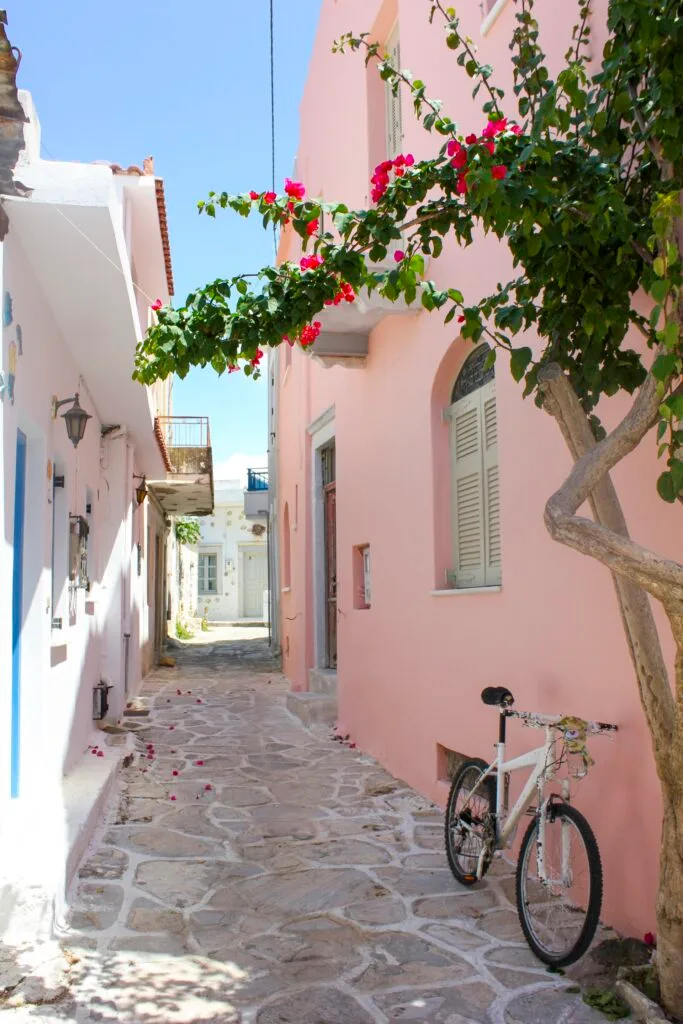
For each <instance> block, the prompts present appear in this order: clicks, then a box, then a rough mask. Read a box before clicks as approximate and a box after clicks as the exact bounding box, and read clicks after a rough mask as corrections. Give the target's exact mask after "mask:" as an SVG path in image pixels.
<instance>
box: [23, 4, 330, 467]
mask: <svg viewBox="0 0 683 1024" xmlns="http://www.w3.org/2000/svg"><path fill="white" fill-rule="evenodd" d="M319 10H320V0H275V104H276V176H277V182H278V186H279V187H280V186H281V184H282V181H283V179H284V177H285V176H287V175H289V174H290V173H291V170H292V166H293V161H294V157H295V154H296V146H297V136H298V118H299V102H300V99H301V95H302V92H303V86H304V82H305V79H306V74H307V69H308V61H309V56H310V51H311V47H312V43H313V37H314V34H315V29H316V26H317V21H318V13H319ZM7 16H8V36H9V38H10V40H11V42H12V43H13V44H14V45H16V46H18V47H19V49H20V50H21V51H22V54H23V59H22V64H21V68H20V71H19V84H20V86H21V87H22V88H24V89H29V90H30V91H31V92H32V94H33V99H34V102H35V104H36V108H37V110H38V116H39V117H40V120H41V124H42V129H43V142H44V147H45V148H44V150H43V156H45V157H47V158H49V157H54V158H55V159H59V160H83V161H90V160H110V161H112V162H115V163H119V164H122V165H123V166H128V165H129V164H138V165H141V164H142V160H143V157H145V156H148V155H152V156H153V157H154V160H155V169H156V172H157V174H159V175H160V176H161V177H163V178H164V180H165V184H166V202H167V207H168V216H169V233H170V239H171V251H172V256H173V270H174V276H175V286H176V302H177V303H178V302H182V301H183V300H184V298H185V296H186V295H187V293H188V292H189V291H190V290H191V289H192V288H194V287H196V286H197V285H199V284H204V283H205V282H206V281H208V280H213V279H214V278H216V277H227V276H230V275H231V274H234V273H238V272H240V271H252V270H256V269H258V268H259V267H260V266H262V265H263V264H264V263H267V262H271V261H272V258H273V241H272V234H270V235H269V234H267V233H266V232H264V231H263V229H262V227H261V225H260V220H259V219H258V218H254V219H253V220H249V221H245V220H243V219H242V218H238V217H236V216H235V215H234V214H230V213H224V214H222V215H219V217H218V218H217V219H216V221H211V220H209V218H207V217H204V216H201V217H200V216H198V214H197V207H196V204H197V200H198V199H201V198H204V197H205V196H206V193H207V192H208V191H209V190H210V189H215V190H217V191H222V190H223V189H225V190H227V191H228V192H243V191H247V190H249V189H250V188H255V189H258V190H259V191H261V190H262V189H265V188H267V187H270V182H271V171H270V167H271V157H270V46H269V35H268V20H269V14H268V0H250V2H249V3H242V2H238V0H196V2H195V3H189V4H188V3H180V0H142V2H141V0H119V2H118V3H116V4H115V5H113V6H112V5H111V4H106V3H102V2H101V0H63V2H62V3H55V2H54V0H28V2H26V0H21V2H18V0H15V2H12V0H10V2H9V3H8V4H7ZM174 411H175V413H176V414H178V415H183V414H190V415H200V414H202V415H205V414H208V415H209V417H210V419H211V435H212V442H213V447H214V460H215V461H217V462H218V463H219V464H220V463H221V462H225V460H227V459H228V458H229V457H230V456H234V455H235V453H244V454H246V455H257V454H260V453H263V452H265V450H266V443H267V441H266V432H267V429H266V385H265V379H263V380H261V381H260V382H258V383H254V382H253V381H249V380H246V379H245V378H243V377H242V375H241V374H236V373H235V374H232V375H231V376H230V377H228V376H227V375H225V376H223V377H221V378H218V377H217V376H216V375H215V374H214V373H213V371H212V370H204V371H200V370H194V371H192V373H191V374H190V376H189V377H188V378H187V379H186V380H185V381H182V382H180V381H178V382H176V386H175V390H174ZM234 461H235V460H234V459H233V460H232V462H231V465H232V464H233V463H234ZM238 461H239V460H238Z"/></svg>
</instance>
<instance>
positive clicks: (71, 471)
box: [0, 26, 213, 925]
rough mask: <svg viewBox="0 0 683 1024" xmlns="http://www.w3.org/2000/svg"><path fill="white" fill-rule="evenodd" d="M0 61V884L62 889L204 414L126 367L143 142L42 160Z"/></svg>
mask: <svg viewBox="0 0 683 1024" xmlns="http://www.w3.org/2000/svg"><path fill="white" fill-rule="evenodd" d="M8 47H9V44H8V42H7V39H6V36H5V32H4V26H3V27H1V28H0V49H2V50H3V51H7V50H8ZM5 56H6V54H5ZM0 74H1V75H2V82H1V83H0V84H2V86H3V87H4V90H5V92H6V93H7V103H6V108H7V109H9V107H10V105H11V103H12V102H13V103H14V115H13V119H9V118H7V117H4V119H3V124H2V126H0V135H1V136H2V138H1V140H0V141H2V143H3V145H2V146H0V159H2V161H3V166H2V167H0V172H1V173H0V192H1V193H2V199H3V203H2V207H1V208H0V239H1V241H0V294H1V295H2V317H3V319H2V350H1V359H0V372H1V374H2V376H1V377H0V391H1V392H2V403H1V404H0V461H1V463H2V474H1V476H0V517H2V523H1V529H0V578H1V579H2V580H3V581H4V582H5V598H6V601H5V610H6V611H5V614H4V615H3V616H0V680H1V681H2V686H0V864H1V865H2V869H1V870H2V878H0V882H2V883H8V882H9V883H13V880H14V879H15V878H18V877H19V876H21V877H23V878H24V879H29V880H30V881H31V882H32V883H33V884H40V885H43V886H45V888H46V890H49V889H51V888H52V889H56V890H59V889H61V890H62V891H63V887H64V884H65V883H68V881H69V878H70V876H71V874H72V872H73V870H74V869H75V866H76V864H77V862H78V859H79V856H80V853H81V852H82V850H83V847H84V844H85V843H86V842H87V840H88V838H89V834H90V832H89V830H90V828H91V827H92V825H93V824H94V822H95V821H96V818H97V811H98V808H99V806H100V805H101V803H102V801H103V800H104V799H105V797H106V794H107V791H108V787H109V786H110V784H111V782H112V780H113V778H114V775H115V772H116V768H117V762H118V759H119V757H120V756H121V754H122V753H125V747H123V746H122V747H115V746H108V745H107V744H106V743H105V737H104V735H103V733H102V732H101V731H99V728H98V727H99V726H100V725H101V724H102V722H103V721H104V720H106V719H109V720H116V719H117V718H118V717H119V716H121V715H122V714H123V712H124V710H125V707H126V703H127V702H128V701H129V700H130V699H131V697H132V696H134V694H135V693H136V690H137V688H138V687H139V685H140V682H141V680H142V677H143V676H144V674H145V673H146V672H147V671H148V669H149V668H150V666H151V665H152V664H153V663H154V662H155V658H156V656H157V654H158V653H159V651H160V649H161V647H162V644H163V642H164V640H165V636H166V622H167V565H166V548H167V535H168V531H169V529H170V518H169V516H170V515H171V514H173V513H178V512H179V513H190V514H192V513H195V514H201V513H203V512H207V511H210V510H211V508H212V503H213V494H212V478H211V451H210V441H209V438H208V424H205V423H204V421H201V422H200V425H199V427H198V428H197V427H196V426H193V427H192V429H190V430H188V428H187V424H186V423H185V422H184V421H183V422H182V423H180V421H178V420H174V419H173V418H172V417H171V416H170V411H171V388H170V382H168V383H161V384H159V385H156V386H155V387H154V388H145V387H143V386H141V385H140V384H137V383H135V382H134V381H133V380H132V379H131V373H132V369H133V357H134V352H135V347H136V344H137V342H138V341H139V340H140V338H141V337H142V335H143V333H144V331H145V330H146V329H147V326H148V323H149V319H148V318H149V317H150V316H151V315H152V313H151V310H150V304H151V302H150V297H151V301H153V300H154V299H156V298H160V299H161V300H162V301H163V302H164V303H166V302H168V301H169V300H170V297H171V295H172V293H173V279H172V272H171V262H170V250H169V245H168V233H167V228H166V213H165V204H164V189H163V182H162V181H161V180H160V179H158V178H156V177H155V175H154V173H153V167H152V163H151V160H148V161H146V162H145V167H144V170H143V169H140V168H128V170H127V171H125V170H123V169H122V168H120V167H117V166H116V165H110V164H96V165H95V164H77V163H69V162H57V161H47V160H43V159H41V157H40V126H39V123H38V119H37V116H36V113H35V109H34V107H33V103H32V100H31V97H30V95H29V94H28V93H17V90H16V84H15V75H16V65H15V66H12V65H11V64H10V63H9V62H8V61H6V62H5V64H3V65H2V69H1V70H0ZM4 94H5V93H3V95H4ZM10 137H11V138H12V139H13V140H14V142H15V150H16V152H15V153H13V154H12V156H13V159H12V160H11V162H8V161H7V153H8V146H7V143H8V139H9V138H10ZM22 146H23V147H24V148H23V151H22V152H19V150H21V149H22ZM15 161H16V167H15V166H14V163H15ZM76 396H77V397H78V400H79V402H80V407H81V408H82V409H83V410H85V412H86V413H87V414H88V416H89V419H87V420H86V421H85V427H84V432H82V435H81V439H80V440H79V438H78V436H76V435H75V433H74V428H75V427H76V426H77V424H75V422H74V416H73V414H74V413H78V408H79V407H78V405H77V404H75V398H76ZM55 402H57V403H63V404H62V405H60V406H56V405H55ZM65 413H66V414H68V415H69V416H70V417H71V426H69V421H68V420H65V418H64V414H65ZM200 420H201V418H199V419H198V421H197V422H199V421H200ZM82 424H83V421H81V425H82ZM68 430H70V435H69V436H68ZM178 439H180V441H181V442H182V444H181V443H180V441H179V440H178ZM188 452H189V455H188ZM188 479H191V486H189V487H188ZM145 492H146V493H145ZM103 697H106V698H107V700H108V704H109V709H108V711H107V710H106V709H105V708H104V707H103V704H104V701H103V700H102V698H103ZM101 715H104V718H101V717H100V716H101ZM93 747H96V748H98V749H99V750H101V751H102V754H101V756H97V752H96V753H95V754H93V753H91V748H93ZM0 891H2V892H7V891H9V890H8V889H4V888H0ZM7 909H8V908H7V906H6V905H3V903H2V901H0V925H2V924H3V923H4V919H5V917H6V911H7Z"/></svg>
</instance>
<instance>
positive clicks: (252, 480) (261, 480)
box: [247, 469, 268, 491]
mask: <svg viewBox="0 0 683 1024" xmlns="http://www.w3.org/2000/svg"><path fill="white" fill-rule="evenodd" d="M247 490H248V491H267V490H268V470H267V469H248V470H247Z"/></svg>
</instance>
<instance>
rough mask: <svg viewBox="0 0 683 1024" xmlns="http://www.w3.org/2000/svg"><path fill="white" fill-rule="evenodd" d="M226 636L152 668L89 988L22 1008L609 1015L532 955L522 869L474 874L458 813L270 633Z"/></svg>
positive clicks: (90, 878) (103, 838) (170, 1013)
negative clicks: (336, 704) (343, 716)
mask: <svg viewBox="0 0 683 1024" xmlns="http://www.w3.org/2000/svg"><path fill="white" fill-rule="evenodd" d="M235 632H236V634H237V636H239V637H243V636H244V634H243V633H239V631H235ZM212 639H213V638H212V637H211V635H210V634H209V636H208V640H209V642H207V643H206V644H204V645H200V644H196V645H193V646H189V647H187V648H185V649H184V650H182V651H179V652H174V654H177V655H178V663H177V667H176V668H159V669H157V670H156V671H155V672H153V673H152V675H151V676H150V677H149V678H148V680H147V682H146V685H145V689H144V692H143V702H144V701H146V702H148V704H149V706H150V708H151V715H150V717H149V718H141V719H137V720H135V721H136V722H137V723H139V732H137V733H136V736H135V746H136V755H135V758H134V760H133V763H131V764H130V765H129V766H128V767H126V768H125V769H123V772H122V777H121V782H120V787H119V792H118V793H117V796H116V799H115V800H114V801H113V802H112V806H111V808H110V813H109V819H108V821H107V823H106V824H105V825H104V826H103V827H102V829H101V830H100V834H99V836H98V841H97V843H96V844H95V846H94V847H93V848H92V849H91V851H90V852H89V854H88V856H87V857H86V859H85V860H84V862H83V864H82V866H81V869H80V873H79V878H78V882H77V886H76V888H75V891H74V893H73V894H72V898H71V909H70V922H69V930H68V933H67V934H65V935H64V936H63V940H62V944H63V946H64V948H65V949H66V950H68V959H69V965H70V966H69V991H68V993H67V994H65V995H64V996H63V997H62V998H61V999H60V1000H59V1001H57V1002H56V1003H54V1004H52V1005H49V1006H47V1005H46V1006H42V1007H24V1008H21V1009H6V1010H5V1011H4V1018H5V1019H7V1020H8V1022H9V1021H11V1022H12V1024H14V1022H15V1021H16V1022H19V1021H21V1022H22V1024H23V1022H24V1021H26V1022H28V1021H36V1020H38V1021H43V1022H45V1024H57V1022H63V1021H73V1022H82V1024H91V1022H95V1021H103V1022H110V1021H111V1022H113V1021H117V1022H119V1024H181V1022H182V1024H190V1022H192V1024H204V1022H221V1024H230V1022H241V1024H251V1022H253V1024H380V1022H387V1021H406V1022H408V1021H413V1022H415V1021H417V1022H426V1024H475V1022H477V1024H541V1022H543V1024H593V1022H595V1024H597V1022H602V1021H604V1018H603V1017H602V1016H601V1015H599V1014H597V1013H595V1011H593V1010H591V1009H590V1008H588V1007H587V1006H585V1005H584V1004H583V1003H582V1002H581V999H580V996H579V995H577V994H575V993H573V992H568V991H567V989H568V988H569V987H570V982H568V980H567V979H566V978H563V977H561V976H559V975H551V974H548V973H547V972H546V971H545V970H544V969H543V968H542V966H541V965H540V964H539V963H538V961H536V960H535V959H534V957H533V956H532V955H531V953H530V952H529V951H528V949H527V947H526V946H525V944H524V942H523V939H522V935H521V932H520V929H519V925H518V923H517V917H516V913H515V911H514V909H513V904H512V899H513V877H512V875H511V873H510V872H509V871H508V870H506V869H505V867H504V865H502V864H500V863H499V864H497V866H496V870H495V871H494V872H493V876H492V877H491V878H490V879H488V880H486V881H485V882H484V883H483V884H482V885H481V886H479V887H478V888H477V889H476V890H474V889H464V888H462V887H460V886H458V884H457V883H456V882H455V881H454V880H453V878H452V876H451V874H450V872H449V871H448V869H447V866H446V862H445V856H444V853H443V841H442V816H441V814H440V813H439V811H438V810H437V809H436V808H434V807H433V806H431V805H430V804H429V803H428V802H427V801H425V800H424V799H422V798H421V797H419V796H418V795H416V794H415V793H414V792H413V791H412V790H410V789H409V788H407V787H406V786H405V784H403V783H402V782H400V781H397V780H395V779H393V778H392V777H391V776H390V775H388V774H387V773H386V772H385V771H383V770H382V769H381V768H380V767H379V766H378V765H377V764H376V763H375V762H373V761H372V760H371V759H370V758H368V757H364V756H363V755H361V754H360V753H359V752H358V751H356V750H351V749H349V748H347V747H344V746H341V745H340V744H339V743H337V742H334V741H333V740H332V738H331V735H330V733H329V730H321V731H320V732H319V733H315V734H314V733H311V732H309V731H307V730H305V729H304V728H303V727H302V726H301V725H300V723H299V722H298V721H297V720H295V719H294V718H292V717H291V716H290V715H289V713H288V712H287V711H286V709H285V693H286V684H285V682H284V680H283V678H282V676H281V675H279V674H278V672H277V670H276V668H275V666H274V664H273V663H272V661H271V660H270V657H269V654H268V651H267V647H266V644H265V641H264V640H263V639H244V638H241V639H237V640H231V641H228V642H220V643H216V642H211V640H212Z"/></svg>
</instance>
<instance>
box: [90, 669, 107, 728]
mask: <svg viewBox="0 0 683 1024" xmlns="http://www.w3.org/2000/svg"><path fill="white" fill-rule="evenodd" d="M111 689H112V687H111V686H110V685H109V684H108V683H105V682H104V680H103V679H101V680H100V682H99V683H97V684H96V685H95V686H93V688H92V716H93V719H94V720H95V721H96V722H101V721H102V719H103V718H105V717H106V715H107V712H108V711H109V691H110V690H111Z"/></svg>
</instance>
